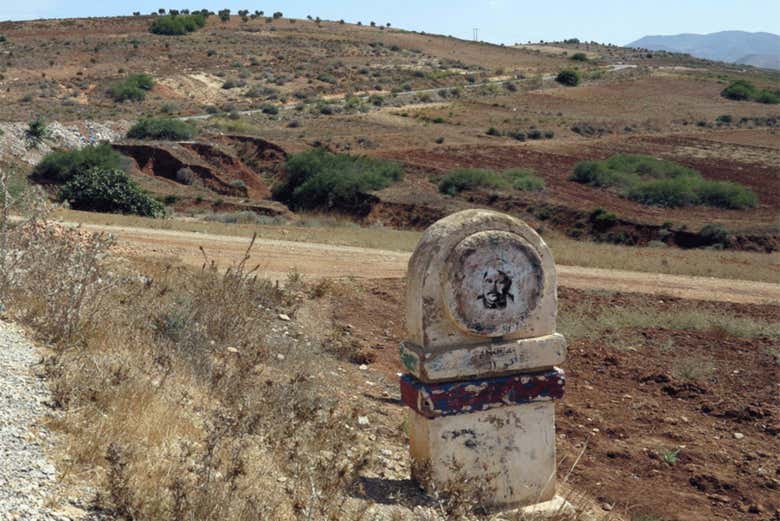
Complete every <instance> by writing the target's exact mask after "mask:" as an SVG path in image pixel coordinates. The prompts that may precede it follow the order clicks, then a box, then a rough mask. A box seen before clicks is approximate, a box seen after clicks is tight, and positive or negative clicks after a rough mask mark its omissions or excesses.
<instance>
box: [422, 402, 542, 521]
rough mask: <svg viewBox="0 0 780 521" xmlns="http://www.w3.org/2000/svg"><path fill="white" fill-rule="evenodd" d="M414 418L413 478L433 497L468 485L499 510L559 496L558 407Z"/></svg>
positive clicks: (531, 406) (532, 406)
mask: <svg viewBox="0 0 780 521" xmlns="http://www.w3.org/2000/svg"><path fill="white" fill-rule="evenodd" d="M409 414H410V416H409V438H410V447H411V455H412V462H413V465H412V468H413V470H412V474H413V477H414V478H415V479H416V480H417V481H418V482H419V483H420V484H422V485H423V486H424V487H425V488H426V489H427V490H428V491H429V492H430V491H433V490H446V489H447V488H449V487H448V485H450V484H456V483H463V482H465V481H466V480H467V481H468V483H467V484H466V485H465V486H467V487H468V486H476V487H479V488H480V489H481V490H480V492H482V493H483V494H482V496H483V497H485V498H488V500H489V501H490V503H489V504H487V505H485V506H487V507H489V508H491V509H495V510H505V509H510V508H517V507H521V506H525V505H533V504H536V503H540V502H544V501H548V500H550V499H552V498H553V496H554V495H555V471H556V468H555V404H554V403H553V402H552V401H547V402H531V403H525V404H520V405H509V406H504V407H498V408H495V409H488V410H485V411H480V412H473V413H466V414H457V415H453V416H444V417H439V418H433V419H428V418H426V417H424V416H422V415H420V414H418V413H416V412H414V411H410V413H409Z"/></svg>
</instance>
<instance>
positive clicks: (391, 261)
mask: <svg viewBox="0 0 780 521" xmlns="http://www.w3.org/2000/svg"><path fill="white" fill-rule="evenodd" d="M83 228H85V229H87V230H91V231H101V232H108V233H111V234H113V235H115V236H116V237H117V243H118V248H119V251H120V252H122V253H124V254H126V255H129V256H142V257H148V256H153V257H162V258H171V259H177V260H178V261H180V262H183V263H185V264H189V265H191V266H202V265H203V262H204V256H203V253H202V252H201V250H200V248H201V247H202V248H203V250H204V251H205V253H206V256H207V258H208V259H209V260H214V261H215V262H216V263H217V264H219V265H220V266H229V265H231V264H233V263H235V262H237V261H238V260H240V259H241V258H242V257H243V255H244V252H245V251H246V248H247V246H248V244H249V241H248V239H247V238H244V237H230V236H224V235H209V234H203V233H193V232H182V231H171V230H153V229H146V228H131V227H121V226H102V225H83ZM408 259H409V254H408V253H404V252H394V251H386V250H376V249H369V248H356V247H350V246H334V245H329V244H316V243H304V242H294V241H279V240H270V239H257V241H256V242H255V245H254V247H253V248H252V256H251V264H253V265H258V266H259V272H260V273H261V274H262V275H264V276H267V277H270V278H275V279H283V278H284V277H286V275H287V274H288V273H289V272H290V271H291V270H293V269H294V270H297V271H298V272H300V273H301V274H303V275H305V276H306V277H312V278H319V277H358V278H369V279H375V278H402V277H404V276H405V275H406V264H407V262H408ZM558 275H559V284H560V285H561V286H564V287H569V288H576V289H603V290H609V291H620V292H627V293H647V294H656V295H669V296H673V297H679V298H686V299H695V300H711V301H720V302H734V303H750V304H772V303H775V304H776V303H779V302H780V284H770V283H765V282H752V281H742V280H727V279H716V278H707V277H690V276H680V275H665V274H658V273H642V272H634V271H620V270H604V269H596V268H583V267H579V266H561V265H559V266H558Z"/></svg>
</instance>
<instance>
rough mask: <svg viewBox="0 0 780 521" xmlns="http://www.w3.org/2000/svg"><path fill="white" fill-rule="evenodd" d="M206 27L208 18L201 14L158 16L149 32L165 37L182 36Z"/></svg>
mask: <svg viewBox="0 0 780 521" xmlns="http://www.w3.org/2000/svg"><path fill="white" fill-rule="evenodd" d="M204 25H206V17H205V16H204V15H203V14H201V13H196V14H190V15H176V14H169V15H167V16H158V17H157V18H155V19H154V21H153V22H152V25H150V26H149V32H151V33H154V34H162V35H165V36H180V35H182V34H187V33H191V32H193V31H197V30H198V29H200V28H201V27H203V26H204Z"/></svg>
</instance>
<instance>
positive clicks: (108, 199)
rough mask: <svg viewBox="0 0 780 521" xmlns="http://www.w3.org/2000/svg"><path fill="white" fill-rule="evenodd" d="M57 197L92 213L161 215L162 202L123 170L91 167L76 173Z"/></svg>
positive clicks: (76, 207)
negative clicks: (147, 192)
mask: <svg viewBox="0 0 780 521" xmlns="http://www.w3.org/2000/svg"><path fill="white" fill-rule="evenodd" d="M59 195H60V200H62V201H68V202H69V203H70V206H71V208H75V209H77V210H88V211H95V212H110V213H131V214H136V215H143V216H146V217H158V216H161V215H163V213H164V207H163V205H162V204H161V203H160V202H159V201H156V200H154V199H152V198H151V197H149V195H147V194H146V193H145V192H144V191H143V190H141V189H140V188H139V187H138V185H136V184H135V182H133V180H132V179H130V177H129V176H128V175H127V174H126V173H125V172H124V171H122V170H119V169H110V170H104V169H100V168H92V169H90V170H87V171H86V172H79V173H78V174H76V175H74V176H73V177H71V178H70V180H68V182H67V183H65V185H64V186H63V187H62V189H61V190H60V194H59Z"/></svg>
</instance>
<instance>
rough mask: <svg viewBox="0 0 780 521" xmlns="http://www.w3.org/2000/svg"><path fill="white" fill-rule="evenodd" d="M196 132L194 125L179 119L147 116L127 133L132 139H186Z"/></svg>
mask: <svg viewBox="0 0 780 521" xmlns="http://www.w3.org/2000/svg"><path fill="white" fill-rule="evenodd" d="M195 134H196V130H195V128H194V127H193V126H191V125H189V124H187V123H186V122H184V121H181V120H178V119H169V118H146V119H142V120H141V121H139V122H138V123H136V124H135V125H133V128H131V129H130V131H129V132H128V133H127V137H129V138H131V139H160V140H171V141H184V140H189V139H192V138H193V137H194V136H195Z"/></svg>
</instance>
